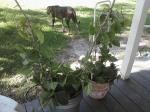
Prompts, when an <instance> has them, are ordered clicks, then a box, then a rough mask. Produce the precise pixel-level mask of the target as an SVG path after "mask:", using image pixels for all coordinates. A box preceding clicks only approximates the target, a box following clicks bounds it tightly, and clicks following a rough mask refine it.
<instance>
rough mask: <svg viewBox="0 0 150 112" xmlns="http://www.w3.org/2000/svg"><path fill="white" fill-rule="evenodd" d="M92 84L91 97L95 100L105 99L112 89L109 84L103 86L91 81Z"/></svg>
mask: <svg viewBox="0 0 150 112" xmlns="http://www.w3.org/2000/svg"><path fill="white" fill-rule="evenodd" d="M91 83H92V92H91V94H90V95H89V96H90V97H92V98H94V99H102V98H104V97H105V96H106V94H107V92H108V91H109V89H110V85H109V83H104V84H101V83H96V82H94V81H91Z"/></svg>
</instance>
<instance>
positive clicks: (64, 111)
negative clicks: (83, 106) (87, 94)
mask: <svg viewBox="0 0 150 112" xmlns="http://www.w3.org/2000/svg"><path fill="white" fill-rule="evenodd" d="M82 96H83V95H82V92H81V94H80V95H78V96H77V97H75V98H73V99H71V100H69V103H68V104H67V105H62V106H56V108H55V109H54V110H53V111H52V112H79V110H80V102H81V99H82Z"/></svg>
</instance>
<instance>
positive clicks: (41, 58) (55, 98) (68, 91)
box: [15, 0, 82, 112]
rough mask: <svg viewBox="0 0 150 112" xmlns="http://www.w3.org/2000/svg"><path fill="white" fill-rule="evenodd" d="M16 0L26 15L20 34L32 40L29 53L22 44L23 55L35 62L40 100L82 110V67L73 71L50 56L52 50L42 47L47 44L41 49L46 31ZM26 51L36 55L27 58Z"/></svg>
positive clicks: (69, 111) (62, 110) (53, 107)
mask: <svg viewBox="0 0 150 112" xmlns="http://www.w3.org/2000/svg"><path fill="white" fill-rule="evenodd" d="M15 2H16V4H17V6H18V7H19V9H20V11H21V12H22V14H23V15H24V19H23V20H22V21H21V22H20V24H19V25H18V34H19V35H20V36H21V37H23V38H27V39H28V41H29V42H30V43H31V48H30V49H31V51H30V52H29V53H28V52H26V50H24V49H23V50H22V49H21V48H20V49H21V50H20V51H21V52H22V53H21V57H22V58H23V60H26V63H25V64H24V65H29V64H30V65H33V71H34V72H33V82H34V83H35V86H40V88H41V91H39V94H40V102H41V104H43V107H45V106H46V107H47V106H48V107H49V110H50V111H51V112H77V111H79V105H80V100H81V98H82V86H81V74H80V73H81V70H80V69H78V70H76V71H73V70H72V69H71V68H70V66H68V65H65V64H58V63H56V62H55V61H54V59H53V57H50V56H49V52H46V51H43V49H44V48H43V49H41V47H42V45H43V43H44V34H43V33H42V31H41V30H40V29H38V28H37V27H36V25H34V24H33V23H31V21H30V18H29V17H28V16H27V15H26V13H25V12H24V11H23V10H22V8H21V6H20V4H19V3H18V1H17V0H15ZM46 47H47V46H45V49H46ZM27 55H32V57H31V58H33V56H34V59H28V60H27V58H26V57H27ZM35 86H33V87H35ZM33 87H31V88H33ZM31 88H29V90H31ZM28 92H29V91H28ZM28 92H27V93H28Z"/></svg>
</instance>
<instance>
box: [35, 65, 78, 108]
mask: <svg viewBox="0 0 150 112" xmlns="http://www.w3.org/2000/svg"><path fill="white" fill-rule="evenodd" d="M80 75H81V74H80V70H76V71H72V70H71V69H70V67H69V66H67V65H64V64H56V63H51V66H47V65H45V63H43V64H42V63H41V64H35V65H34V82H35V83H36V84H38V85H40V86H41V87H42V89H43V91H42V94H41V99H42V101H43V102H42V103H43V104H49V106H51V108H52V107H53V106H55V105H66V104H68V101H69V99H71V98H73V97H75V96H77V95H79V94H80V92H81V79H80Z"/></svg>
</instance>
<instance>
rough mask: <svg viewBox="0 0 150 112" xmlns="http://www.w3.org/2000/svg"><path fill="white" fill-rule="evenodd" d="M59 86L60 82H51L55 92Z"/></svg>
mask: <svg viewBox="0 0 150 112" xmlns="http://www.w3.org/2000/svg"><path fill="white" fill-rule="evenodd" d="M57 84H58V82H51V83H50V88H51V89H53V90H55V89H56V87H57Z"/></svg>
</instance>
